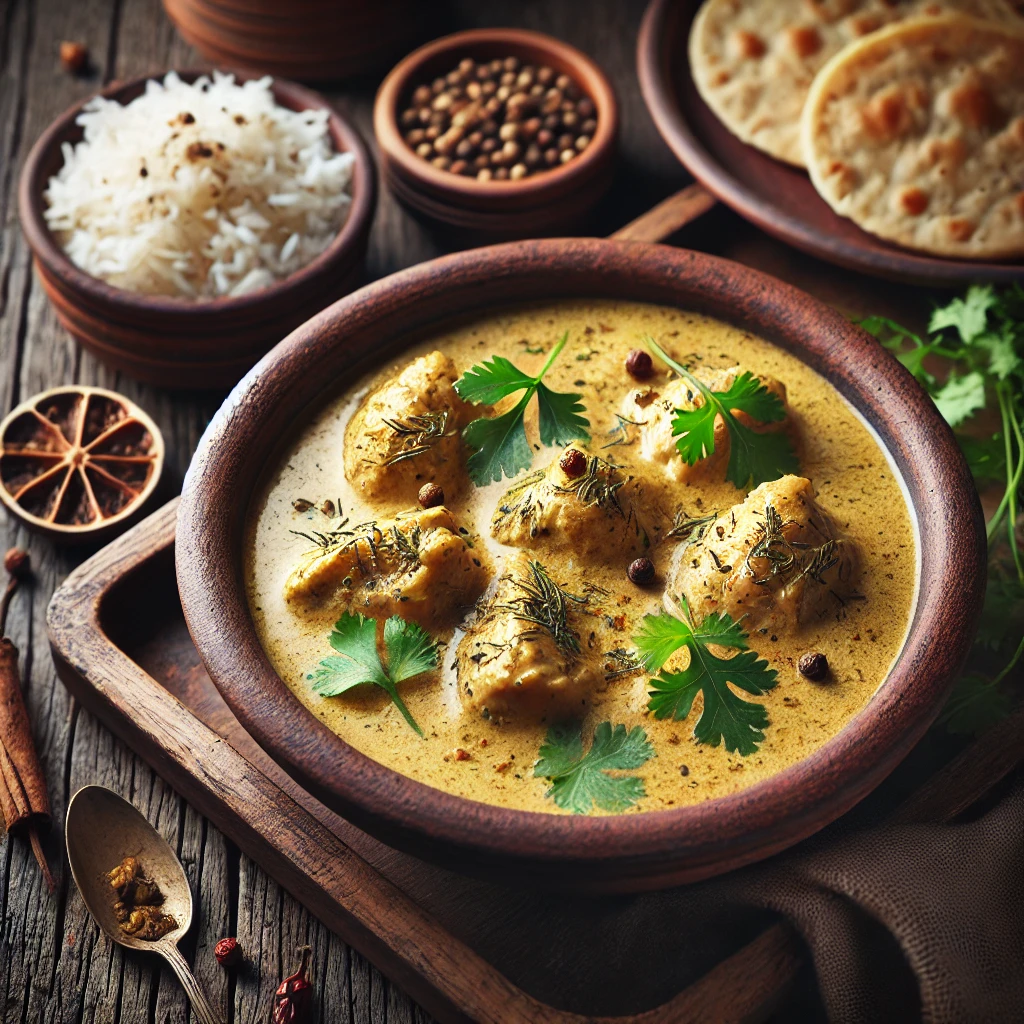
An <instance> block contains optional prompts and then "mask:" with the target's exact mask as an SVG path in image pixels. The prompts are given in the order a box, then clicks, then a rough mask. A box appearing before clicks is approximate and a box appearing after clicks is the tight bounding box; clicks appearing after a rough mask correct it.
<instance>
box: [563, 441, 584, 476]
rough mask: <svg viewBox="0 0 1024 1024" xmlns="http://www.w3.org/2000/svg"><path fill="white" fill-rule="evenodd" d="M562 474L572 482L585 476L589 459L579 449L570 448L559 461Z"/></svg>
mask: <svg viewBox="0 0 1024 1024" xmlns="http://www.w3.org/2000/svg"><path fill="white" fill-rule="evenodd" d="M558 465H559V466H560V467H561V470H562V472H563V473H564V474H565V475H566V476H567V477H569V478H570V479H571V480H575V479H576V477H579V476H583V474H584V472H585V471H586V468H587V457H586V455H584V454H583V452H581V451H580V450H579V449H578V448H570V449H569V450H568V451H567V452H565V454H564V455H563V456H562V457H561V458H560V459H559V460H558Z"/></svg>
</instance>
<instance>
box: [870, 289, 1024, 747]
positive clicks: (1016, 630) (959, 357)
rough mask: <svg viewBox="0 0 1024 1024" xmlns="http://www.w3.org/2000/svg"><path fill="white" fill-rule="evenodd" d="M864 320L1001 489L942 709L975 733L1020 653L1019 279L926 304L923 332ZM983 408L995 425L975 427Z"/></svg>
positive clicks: (1023, 488)
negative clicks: (956, 675)
mask: <svg viewBox="0 0 1024 1024" xmlns="http://www.w3.org/2000/svg"><path fill="white" fill-rule="evenodd" d="M862 326H863V327H864V328H865V329H867V330H868V331H869V332H870V333H871V334H873V335H874V336H875V337H876V338H878V339H879V341H881V342H882V344H883V345H885V347H886V348H889V349H891V350H893V351H894V352H895V353H896V356H897V358H898V359H899V360H900V362H901V363H903V365H904V366H905V367H907V369H908V370H910V372H911V373H912V374H913V375H914V377H915V378H916V379H917V380H918V381H919V382H920V383H921V384H922V385H923V386H924V388H925V390H927V392H928V394H929V395H931V396H932V398H933V399H934V401H935V404H936V406H937V407H938V409H939V412H941V413H942V415H943V417H944V418H945V419H946V422H947V423H949V425H950V426H951V427H953V429H954V431H955V432H956V435H957V440H958V441H959V442H960V447H961V448H962V449H963V452H964V455H965V456H966V458H967V462H968V465H969V466H970V468H971V472H972V473H973V474H974V478H975V480H976V482H977V483H978V484H979V486H982V487H989V486H992V485H995V486H997V487H999V488H1001V495H1000V498H999V502H998V505H997V507H996V511H995V513H994V514H993V515H992V517H991V518H990V519H989V522H988V542H989V584H988V590H987V592H986V595H985V607H984V610H983V613H982V622H981V627H980V629H979V632H978V637H977V639H976V641H975V644H974V647H973V649H972V651H971V656H970V658H969V660H968V664H967V669H966V671H965V673H964V675H963V676H962V677H961V678H960V679H959V680H958V682H957V685H956V687H955V689H954V691H953V696H952V697H951V698H950V702H949V704H948V705H947V707H946V710H945V712H944V719H945V721H946V723H947V725H948V726H949V727H950V728H951V729H952V730H953V731H957V732H975V731H978V730H980V729H982V728H985V727H986V726H988V725H990V724H991V723H992V722H994V721H996V720H998V719H999V718H1001V717H1003V716H1004V715H1005V714H1006V713H1008V711H1009V709H1010V704H1011V699H1010V694H1009V692H1008V687H1007V680H1008V679H1009V677H1010V676H1011V674H1012V673H1013V671H1014V669H1015V668H1016V666H1017V665H1018V664H1019V662H1020V660H1021V657H1022V655H1024V553H1022V551H1021V546H1022V545H1021V537H1020V533H1021V528H1022V525H1024V521H1022V518H1021V505H1022V502H1024V288H1022V287H1021V286H1020V285H1019V284H1018V285H1013V286H1012V287H1010V288H1007V289H1005V290H1003V291H997V290H996V289H995V288H994V287H993V286H991V285H985V286H981V285H975V286H973V287H971V288H970V289H968V291H967V294H966V295H965V296H964V297H963V298H956V299H954V300H953V301H952V302H950V303H948V304H947V305H945V306H940V307H939V308H938V309H936V310H935V311H934V312H933V313H932V316H931V320H930V322H929V324H928V334H927V337H925V338H922V337H920V336H919V335H917V334H914V333H913V332H912V331H909V330H907V329H906V328H905V327H902V326H901V325H900V324H897V323H894V322H893V321H892V320H887V319H886V318H884V317H877V316H876V317H868V319H866V320H864V321H862ZM940 368H941V369H945V370H948V375H946V376H945V379H944V380H940V377H939V376H937V375H936V373H935V372H933V370H939V369H940ZM983 417H991V422H993V423H995V424H998V429H996V430H994V431H993V430H991V428H989V429H980V428H981V427H982V424H983V423H985V422H987V421H986V420H985V419H984V418H983ZM965 428H966V429H965Z"/></svg>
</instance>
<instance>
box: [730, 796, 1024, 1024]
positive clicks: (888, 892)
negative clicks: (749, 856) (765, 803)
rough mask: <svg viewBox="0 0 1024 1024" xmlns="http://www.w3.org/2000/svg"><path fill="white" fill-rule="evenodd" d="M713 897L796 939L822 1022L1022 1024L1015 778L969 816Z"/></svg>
mask: <svg viewBox="0 0 1024 1024" xmlns="http://www.w3.org/2000/svg"><path fill="white" fill-rule="evenodd" d="M719 886H720V888H721V890H722V893H721V895H722V896H723V898H724V899H726V900H729V901H737V902H749V903H751V904H753V905H755V906H759V907H764V908H767V909H771V910H775V911H778V912H779V913H781V914H783V915H784V916H785V917H786V918H787V920H788V921H789V922H790V923H791V924H792V925H793V926H794V927H795V928H796V929H797V930H798V931H799V933H800V934H801V935H802V936H803V938H804V940H805V941H806V943H807V945H808V947H809V949H810V953H811V956H812V958H813V961H814V967H815V974H816V976H817V980H818V987H819V991H820V993H821V997H822V1000H823V1002H824V1004H825V1007H826V1009H827V1013H828V1018H829V1020H831V1021H837V1022H841V1024H847V1022H849V1024H854V1022H856V1024H859V1022H862V1021H863V1022H873V1024H876V1022H877V1024H880V1022H886V1021H900V1022H905V1021H913V1020H918V1019H923V1020H925V1021H928V1022H936V1024H969V1022H975V1021H976V1022H979V1024H981V1022H986V1024H987V1022H1002V1021H1006V1022H1011V1021H1022V1020H1024V778H1018V779H1016V780H1015V781H1014V784H1013V785H1012V786H1010V787H1009V791H1008V792H1005V793H1003V794H1002V799H1000V800H999V801H998V802H997V803H996V804H995V806H992V807H989V808H987V809H986V810H984V812H983V813H980V814H978V815H977V816H976V817H971V815H970V813H969V814H968V815H966V816H964V817H963V818H960V819H956V820H954V821H953V822H950V823H934V822H931V823H909V824H896V825H884V826H881V827H878V828H871V829H867V830H865V831H860V832H854V833H852V834H850V835H847V836H845V837H843V838H839V839H837V838H836V837H835V835H834V834H830V835H828V836H826V837H824V839H822V840H818V841H812V842H811V843H809V844H807V845H806V846H805V847H804V848H802V849H801V851H800V853H799V854H797V855H792V856H790V857H789V858H783V859H780V860H779V861H778V862H777V863H775V864H772V865H771V866H768V867H762V868H760V869H755V870H750V871H744V872H738V873H737V874H736V875H734V876H731V877H730V878H728V879H725V880H723V881H722V882H720V883H719Z"/></svg>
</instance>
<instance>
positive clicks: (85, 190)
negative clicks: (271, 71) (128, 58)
mask: <svg viewBox="0 0 1024 1024" xmlns="http://www.w3.org/2000/svg"><path fill="white" fill-rule="evenodd" d="M270 84H271V79H270V78H269V77H267V78H262V79H260V80H259V81H250V82H245V83H244V84H242V85H237V84H236V83H235V80H234V76H233V75H222V74H218V73H217V72H214V73H213V77H212V79H210V78H206V77H203V78H199V79H197V80H196V82H195V83H194V84H187V83H185V82H183V81H182V80H181V79H180V78H178V76H177V75H176V74H174V72H171V73H170V74H168V75H167V76H166V78H164V80H163V82H162V83H161V82H157V81H151V82H149V83H147V85H146V91H145V93H144V94H143V95H141V96H139V97H138V98H136V99H135V100H133V101H132V102H131V103H129V104H127V105H126V106H122V105H121V104H119V103H116V102H114V101H112V100H108V99H102V98H99V97H97V98H96V99H93V100H90V101H89V103H88V104H87V105H86V106H85V108H84V110H83V112H82V113H81V114H80V115H79V117H78V123H79V124H80V125H81V126H82V127H83V129H84V131H85V137H84V140H83V141H82V142H80V143H78V145H76V146H74V147H72V146H70V145H68V144H65V145H64V150H63V151H64V166H63V167H62V168H61V170H60V172H59V173H58V174H57V175H56V176H55V177H53V178H51V179H50V182H49V187H48V189H47V191H46V193H45V199H46V201H47V203H48V208H47V210H46V214H45V216H46V221H47V224H48V225H49V227H50V229H51V230H52V231H53V232H54V233H55V234H56V236H57V238H58V240H59V241H60V243H61V245H62V246H63V247H64V250H65V251H66V253H67V254H68V256H69V257H70V258H71V259H72V260H73V261H74V263H75V264H77V266H79V267H81V268H82V270H84V271H85V272H86V273H88V274H92V275H93V276H95V277H99V278H102V279H103V280H105V281H107V282H109V283H110V284H112V285H114V286H116V287H118V288H125V289H127V290H129V291H133V292H141V293H144V294H147V295H183V296H191V297H193V298H197V299H201V298H211V297H214V296H220V295H243V294H246V293H248V292H254V291H258V290H259V289H261V288H266V287H267V286H268V285H270V284H272V283H273V282H274V281H275V280H277V279H279V278H282V277H286V276H287V275H288V274H291V273H294V272H295V271H296V270H299V269H300V268H301V267H304V266H305V265H306V264H307V263H309V262H310V261H311V260H313V259H314V258H315V257H316V256H318V255H319V254H320V253H322V252H323V251H324V250H325V249H326V248H327V247H328V246H329V245H330V243H331V241H332V240H333V239H334V237H335V236H336V235H337V233H338V231H339V230H340V228H341V226H342V224H343V223H344V221H345V219H346V217H347V215H348V210H349V206H350V204H351V198H350V196H349V187H350V184H351V179H352V165H353V162H354V161H353V157H352V154H351V153H337V152H335V151H334V148H333V144H332V140H331V137H330V134H329V132H328V128H327V111H325V110H310V111H303V112H301V113H297V112H295V111H292V110H288V109H287V108H285V107H281V106H279V105H278V104H277V103H276V102H275V101H274V97H273V94H272V93H271V91H270Z"/></svg>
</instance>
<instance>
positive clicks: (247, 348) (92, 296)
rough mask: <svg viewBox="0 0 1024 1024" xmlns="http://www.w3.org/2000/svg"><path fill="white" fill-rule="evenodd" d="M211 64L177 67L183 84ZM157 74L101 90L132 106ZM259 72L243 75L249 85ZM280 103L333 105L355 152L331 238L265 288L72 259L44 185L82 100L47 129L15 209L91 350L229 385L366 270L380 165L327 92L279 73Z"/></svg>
mask: <svg viewBox="0 0 1024 1024" xmlns="http://www.w3.org/2000/svg"><path fill="white" fill-rule="evenodd" d="M203 74H209V72H204V71H198V70H194V71H180V72H178V76H179V77H180V78H181V79H182V81H184V82H186V83H191V82H194V81H195V80H196V79H197V78H199V77H200V75H203ZM150 77H160V78H163V75H161V76H147V77H143V78H137V79H134V80H132V81H129V82H121V83H115V84H113V85H111V86H109V87H108V88H106V89H104V90H102V92H100V93H99V95H101V96H104V97H107V98H110V99H113V100H116V101H117V102H118V103H120V104H122V105H125V104H128V103H130V102H131V101H132V100H134V99H136V98H137V97H139V96H141V95H142V94H143V93H144V92H145V90H146V85H147V82H148V81H149V80H150ZM260 77H261V76H259V75H252V74H246V73H241V72H239V73H236V74H235V81H236V82H237V83H239V84H244V83H246V82H250V81H252V80H255V79H258V78H260ZM271 92H272V94H273V98H274V101H275V103H276V105H277V106H279V107H283V108H287V109H289V110H292V111H304V110H327V111H329V117H328V121H327V128H328V133H329V136H330V140H331V143H332V145H333V147H334V150H335V151H336V152H347V153H351V154H352V155H353V158H354V161H353V166H352V173H351V181H350V185H349V190H350V193H351V204H350V206H349V207H348V213H347V217H346V219H345V220H344V222H343V224H342V226H341V228H340V231H339V232H338V233H337V235H336V236H335V237H334V238H333V241H331V242H330V244H329V245H328V246H327V248H326V249H325V250H324V251H323V252H321V253H320V254H319V255H318V256H316V257H315V258H314V259H312V260H311V261H310V262H308V263H306V264H305V265H304V266H302V267H301V269H298V270H296V271H295V272H294V273H290V274H288V276H285V277H280V278H279V279H277V280H275V281H274V282H273V283H271V284H269V285H268V286H267V287H264V288H263V289H262V290H259V291H251V292H249V293H248V294H241V295H237V296H231V295H226V296H218V297H209V298H208V297H202V298H190V297H185V296H179V295H154V294H144V293H142V292H137V291H130V290H128V289H127V288H123V287H115V286H113V285H112V284H109V283H107V281H105V280H103V279H101V278H100V277H96V276H93V275H92V274H90V273H87V272H86V271H85V270H83V269H81V268H80V267H79V266H78V265H77V264H76V263H75V262H73V261H72V260H71V259H70V258H69V256H68V255H67V253H66V252H65V250H64V248H63V247H62V245H61V243H60V242H59V241H58V238H57V236H56V235H55V234H54V232H53V231H51V230H50V227H49V226H48V224H47V221H46V218H45V216H44V214H45V210H46V207H47V201H46V199H45V198H44V193H45V192H46V190H47V188H48V184H49V182H50V179H51V177H52V176H53V175H55V174H57V173H58V171H59V170H60V169H61V167H62V165H63V163H64V157H63V154H62V149H61V147H62V146H65V145H68V144H70V145H75V144H76V143H78V142H80V141H81V140H82V138H83V129H82V127H81V126H80V125H79V124H78V123H77V119H78V117H79V115H80V114H81V113H82V108H83V106H84V105H85V103H86V102H87V101H86V100H83V101H82V102H80V103H77V104H76V105H75V106H73V107H71V108H70V109H69V110H67V111H65V113H63V114H62V115H61V116H60V117H58V118H57V120H56V121H54V122H53V124H51V125H50V127H49V128H47V129H46V131H45V132H43V134H42V135H41V136H40V138H39V139H38V141H37V142H36V144H35V145H34V146H33V147H32V151H31V152H30V153H29V156H28V159H27V160H26V162H25V166H24V168H23V169H22V173H21V179H20V183H19V191H18V208H19V217H20V220H21V226H22V230H23V231H24V233H25V238H26V240H27V241H28V244H29V247H30V248H31V250H32V254H33V262H34V265H35V269H36V273H37V274H38V275H39V279H40V281H41V282H42V284H43V287H44V289H45V291H46V294H47V296H48V297H49V299H50V302H51V303H52V304H53V307H54V310H55V311H56V313H57V317H58V319H59V320H60V322H61V323H62V324H63V326H64V327H66V328H67V330H68V331H69V332H70V333H71V334H72V335H73V336H74V338H75V339H76V340H77V341H78V342H79V343H80V344H81V345H82V346H84V347H85V348H87V349H89V350H90V351H91V352H93V353H94V354H95V355H96V356H97V357H98V358H99V359H101V360H103V362H105V363H106V364H107V365H108V366H111V367H113V368H114V369H116V370H120V371H122V372H124V373H126V374H128V375H129V376H131V377H134V378H135V379H137V380H142V381H146V382H148V383H151V384H156V385H158V386H161V387H170V388H204V389H210V388H228V387H230V386H231V385H232V384H234V383H235V381H236V380H238V378H239V377H240V376H241V375H242V374H243V373H244V372H245V371H246V370H247V369H248V368H249V367H250V366H252V364H253V363H255V362H256V360H257V359H259V357H260V356H261V355H262V354H263V353H264V352H266V351H267V349H269V348H270V347H271V346H273V345H274V344H276V343H277V342H278V341H280V340H281V338H283V337H284V336H285V335H286V334H287V333H288V332H289V331H291V330H292V329H294V328H295V327H297V326H298V325H299V324H301V323H302V322H303V321H305V320H307V319H308V318H309V317H310V316H312V315H313V314H314V313H316V312H318V311H319V310H321V309H323V307H324V306H326V305H328V304H330V303H331V302H332V301H334V300H335V299H337V298H338V297H339V296H341V295H344V294H345V293H346V292H348V291H350V290H351V289H352V288H353V287H355V286H356V285H357V284H358V283H359V281H360V279H361V277H362V274H363V264H364V259H365V255H366V244H367V238H368V235H369V230H370V222H371V221H372V219H373V212H374V209H375V207H376V174H375V170H374V166H373V161H372V159H371V157H370V155H369V152H368V151H367V149H366V146H365V144H364V143H363V141H362V139H361V138H360V136H359V133H358V132H357V131H356V130H355V128H353V127H352V126H351V125H350V124H349V123H348V122H347V121H345V120H344V119H343V118H342V117H341V116H340V115H338V114H337V113H335V112H334V110H333V109H332V108H331V107H330V105H329V104H328V102H327V100H326V99H324V97H322V96H320V95H319V94H317V93H315V92H312V91H310V90H308V89H304V88H302V87H301V86H298V85H295V84H294V83H291V82H287V81H283V80H281V79H275V80H274V81H273V82H272V84H271Z"/></svg>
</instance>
